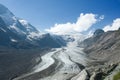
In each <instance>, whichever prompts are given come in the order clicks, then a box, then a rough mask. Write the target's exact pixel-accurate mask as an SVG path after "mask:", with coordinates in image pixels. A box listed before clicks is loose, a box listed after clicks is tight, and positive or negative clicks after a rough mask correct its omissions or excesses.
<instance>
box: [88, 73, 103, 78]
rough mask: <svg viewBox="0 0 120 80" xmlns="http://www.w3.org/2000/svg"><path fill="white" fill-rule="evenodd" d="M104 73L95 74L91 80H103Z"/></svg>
mask: <svg viewBox="0 0 120 80" xmlns="http://www.w3.org/2000/svg"><path fill="white" fill-rule="evenodd" d="M102 75H103V73H102V72H94V73H93V75H92V76H91V77H90V80H102Z"/></svg>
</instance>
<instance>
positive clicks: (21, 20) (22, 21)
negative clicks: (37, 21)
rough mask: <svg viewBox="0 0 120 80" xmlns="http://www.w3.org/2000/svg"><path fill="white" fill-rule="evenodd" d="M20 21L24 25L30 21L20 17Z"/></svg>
mask: <svg viewBox="0 0 120 80" xmlns="http://www.w3.org/2000/svg"><path fill="white" fill-rule="evenodd" d="M19 21H20V23H22V24H23V25H28V22H27V21H26V20H23V19H20V20H19Z"/></svg>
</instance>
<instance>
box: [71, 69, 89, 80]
mask: <svg viewBox="0 0 120 80" xmlns="http://www.w3.org/2000/svg"><path fill="white" fill-rule="evenodd" d="M88 79H89V76H88V73H87V71H86V70H85V69H84V70H82V71H81V72H80V73H79V74H78V75H77V76H75V77H73V78H72V79H71V80H88Z"/></svg>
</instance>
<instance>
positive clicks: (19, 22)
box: [0, 4, 63, 48]
mask: <svg viewBox="0 0 120 80" xmlns="http://www.w3.org/2000/svg"><path fill="white" fill-rule="evenodd" d="M0 37H1V39H0V45H1V46H7V47H14V48H32V47H36V48H37V47H40V48H45V47H48V48H55V47H61V46H63V44H61V43H59V41H57V40H55V39H54V38H53V37H52V36H51V35H48V34H43V33H40V31H38V30H37V29H36V28H35V27H34V26H32V25H31V24H30V23H28V22H27V21H26V20H23V19H20V18H17V17H15V15H14V14H13V13H12V12H10V11H9V9H8V8H6V7H5V6H3V5H1V4H0Z"/></svg>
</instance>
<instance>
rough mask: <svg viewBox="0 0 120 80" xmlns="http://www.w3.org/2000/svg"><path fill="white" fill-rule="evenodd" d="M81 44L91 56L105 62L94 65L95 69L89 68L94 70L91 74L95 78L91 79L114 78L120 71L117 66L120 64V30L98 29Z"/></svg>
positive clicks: (111, 79) (106, 79) (110, 79)
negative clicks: (105, 30) (106, 30)
mask: <svg viewBox="0 0 120 80" xmlns="http://www.w3.org/2000/svg"><path fill="white" fill-rule="evenodd" d="M79 45H81V47H84V52H86V53H87V54H88V56H89V57H91V58H93V59H95V60H99V61H102V62H103V64H102V65H100V64H99V65H96V66H94V67H93V68H94V69H93V68H92V67H91V68H89V69H88V71H90V69H92V70H93V71H91V73H92V74H91V75H92V76H94V78H91V80H103V79H105V80H113V77H114V75H115V74H117V72H120V71H119V69H118V68H116V67H119V64H120V58H119V57H120V30H116V31H108V32H104V31H103V30H101V29H98V30H96V31H95V33H94V35H93V36H92V37H90V38H88V39H85V40H84V41H83V42H81V43H80V44H79ZM92 76H91V77H92ZM106 76H107V77H106ZM95 77H96V78H95ZM105 77H106V78H105Z"/></svg>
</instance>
